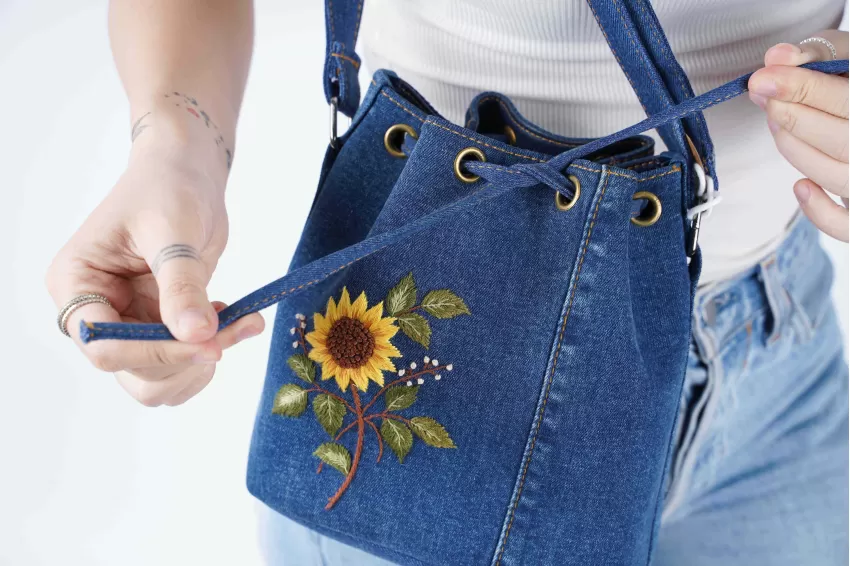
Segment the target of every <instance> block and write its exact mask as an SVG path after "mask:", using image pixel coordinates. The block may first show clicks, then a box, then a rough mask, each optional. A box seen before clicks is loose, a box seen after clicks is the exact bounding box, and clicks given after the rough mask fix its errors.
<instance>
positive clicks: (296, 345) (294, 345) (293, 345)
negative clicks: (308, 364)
mask: <svg viewBox="0 0 850 566" xmlns="http://www.w3.org/2000/svg"><path fill="white" fill-rule="evenodd" d="M292 347H293V348H297V347H298V340H296V341H295V342H293V343H292Z"/></svg>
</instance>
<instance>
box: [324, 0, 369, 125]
mask: <svg viewBox="0 0 850 566" xmlns="http://www.w3.org/2000/svg"><path fill="white" fill-rule="evenodd" d="M362 14H363V0H325V38H326V42H325V69H324V83H325V99H326V100H327V101H328V104H332V103H333V102H335V103H336V105H337V109H338V110H339V111H340V112H342V113H343V114H345V115H346V116H348V117H349V118H351V117H353V116H354V113H355V112H357V107H358V106H359V105H360V83H358V82H357V73H358V71H359V70H360V57H358V56H357V53H355V52H354V45H355V43H357V33H358V32H359V31H360V17H361V15H362ZM334 99H335V100H334Z"/></svg>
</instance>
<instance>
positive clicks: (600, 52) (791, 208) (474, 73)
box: [359, 0, 845, 283]
mask: <svg viewBox="0 0 850 566" xmlns="http://www.w3.org/2000/svg"><path fill="white" fill-rule="evenodd" d="M652 4H653V7H654V9H655V12H656V14H657V15H658V19H659V20H660V21H661V25H662V26H663V28H664V31H665V32H666V34H667V37H668V39H669V41H670V45H671V47H672V48H673V51H674V52H675V54H676V56H677V58H678V59H679V62H680V63H681V64H682V67H684V69H685V72H686V73H687V75H688V77H689V78H690V81H691V84H692V85H693V87H694V90H695V91H696V93H697V94H700V93H702V92H705V91H707V90H710V89H711V88H713V87H716V86H718V85H720V84H722V83H724V82H726V81H728V80H731V79H733V78H735V77H737V76H739V75H742V74H744V73H746V72H749V71H752V70H755V69H757V68H758V67H760V66H761V65H762V64H763V60H764V53H765V51H766V50H767V49H768V48H769V47H770V46H772V45H774V44H776V43H780V42H794V43H796V42H799V41H800V40H802V39H805V38H806V37H809V36H811V35H813V34H815V33H816V32H818V31H820V30H822V29H828V28H836V27H837V26H838V23H839V21H840V20H841V16H842V13H843V11H844V6H845V0H653V2H652ZM359 42H360V44H359V48H360V50H361V53H362V54H363V55H364V62H365V65H366V66H368V67H369V68H370V69H372V70H377V69H379V68H386V69H391V70H393V71H395V72H396V73H398V74H399V76H400V77H402V78H403V79H405V80H406V81H407V82H409V83H411V84H412V85H413V86H414V87H415V88H416V89H417V90H418V91H419V92H421V93H422V94H423V95H424V96H425V98H427V99H428V100H429V102H431V103H432V104H433V105H434V107H435V108H436V109H437V110H438V111H439V112H440V113H441V114H443V115H444V116H445V117H446V118H447V119H449V120H452V121H454V122H456V123H460V124H462V123H463V118H464V113H465V112H466V109H467V106H468V105H469V103H470V101H471V100H472V98H473V97H474V96H475V95H477V94H478V93H480V92H482V91H485V90H494V91H497V92H501V93H503V94H506V95H508V96H509V97H510V98H511V99H512V100H513V102H514V103H515V104H516V106H517V107H518V109H519V111H520V112H521V113H522V114H524V115H525V116H526V117H527V118H528V119H529V120H531V121H532V122H534V123H536V124H538V125H539V126H541V127H543V128H545V129H547V130H549V131H552V132H555V133H558V134H561V135H565V136H573V137H587V136H603V135H607V134H610V133H613V132H615V131H617V130H619V129H622V128H624V127H626V126H629V125H631V124H633V123H635V122H638V121H640V120H642V119H643V118H644V117H645V115H644V113H643V109H642V108H641V106H640V104H639V103H638V101H637V97H636V96H635V95H634V93H633V92H632V90H631V87H630V86H629V83H628V81H627V80H626V78H625V76H624V75H623V73H622V71H621V70H620V67H619V66H618V65H617V62H616V60H615V59H614V57H613V55H612V54H611V52H610V51H609V49H608V45H607V44H606V43H605V39H604V37H603V36H602V33H601V31H600V30H599V28H598V26H597V24H596V21H595V20H594V18H593V15H592V13H591V12H590V9H589V8H588V7H587V4H586V3H585V1H584V0H368V1H367V2H366V6H365V7H364V13H363V23H362V25H361V30H360V39H359ZM705 115H706V120H707V122H708V126H709V130H710V132H711V135H712V138H713V140H714V145H715V151H716V158H717V174H718V178H719V181H720V191H721V194H722V195H723V202H722V203H721V204H720V205H719V206H717V207H716V208H715V210H714V212H713V214H712V215H711V217H709V218H708V219H706V220H705V222H704V224H703V229H702V233H701V238H700V244H701V246H702V250H703V257H704V268H703V276H702V279H701V281H702V283H709V282H713V281H718V280H721V279H725V278H728V277H731V276H733V275H735V274H736V273H739V272H741V271H743V270H745V269H747V268H749V267H751V266H752V265H754V264H755V263H757V262H758V261H759V260H760V259H761V258H762V257H764V256H765V255H767V254H769V253H770V252H771V251H772V249H773V248H774V247H775V246H777V245H778V243H779V242H780V241H781V239H782V236H783V234H784V233H785V229H786V227H787V226H788V224H789V222H790V221H791V219H792V218H793V217H794V214H795V213H796V211H797V209H798V207H797V201H796V200H795V198H794V195H793V192H792V186H793V184H794V182H795V181H796V180H797V179H800V178H801V177H802V175H801V174H800V173H799V172H797V171H796V170H795V169H794V168H793V167H792V166H791V165H790V164H788V163H787V162H786V161H785V160H784V159H783V158H782V156H781V155H780V154H779V153H778V151H777V150H776V148H775V146H774V143H773V138H772V136H771V135H770V132H769V130H768V128H767V122H766V119H765V116H764V113H763V112H762V111H761V110H760V109H759V108H758V107H757V106H756V105H754V104H753V103H752V102H750V100H749V99H748V98H747V97H746V96H742V97H739V98H737V99H733V100H730V101H728V102H725V103H724V104H721V105H720V106H716V107H714V108H712V109H709V110H708V111H706V113H705ZM656 140H658V138H657V136H656ZM658 141H659V143H660V140H658ZM661 149H663V145H661ZM659 151H660V149H659Z"/></svg>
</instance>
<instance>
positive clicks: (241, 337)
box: [236, 326, 262, 344]
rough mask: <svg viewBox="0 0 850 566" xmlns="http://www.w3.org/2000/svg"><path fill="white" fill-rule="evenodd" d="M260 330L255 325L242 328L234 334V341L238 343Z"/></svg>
mask: <svg viewBox="0 0 850 566" xmlns="http://www.w3.org/2000/svg"><path fill="white" fill-rule="evenodd" d="M260 332H262V330H260V329H259V328H257V327H256V326H249V327H248V328H243V329H242V330H240V331H239V333H238V334H237V335H236V343H237V344H238V343H239V342H241V341H243V340H247V339H248V338H253V337H254V336H256V335H258V334H259V333H260Z"/></svg>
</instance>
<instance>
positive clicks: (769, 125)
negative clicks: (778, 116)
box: [767, 120, 779, 135]
mask: <svg viewBox="0 0 850 566" xmlns="http://www.w3.org/2000/svg"><path fill="white" fill-rule="evenodd" d="M767 129H768V130H770V133H771V134H773V135H776V132H778V131H779V124H777V123H776V122H774V121H773V120H768V121H767Z"/></svg>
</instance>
